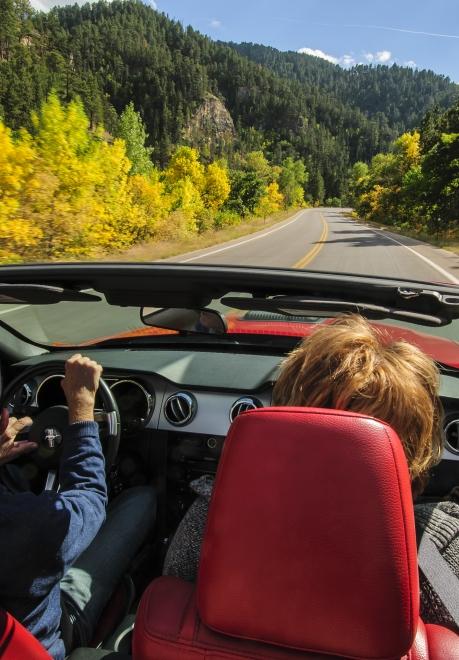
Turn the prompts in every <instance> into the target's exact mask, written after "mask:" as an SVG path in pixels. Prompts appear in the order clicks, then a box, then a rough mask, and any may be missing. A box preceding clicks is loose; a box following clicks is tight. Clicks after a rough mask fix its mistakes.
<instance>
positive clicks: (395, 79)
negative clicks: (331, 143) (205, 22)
mask: <svg viewBox="0 0 459 660" xmlns="http://www.w3.org/2000/svg"><path fill="white" fill-rule="evenodd" d="M228 45H230V46H231V47H232V48H233V49H234V50H235V51H236V52H238V53H239V54H240V55H243V56H244V57H247V58H249V59H250V60H252V61H253V62H256V63H258V64H261V65H262V66H263V67H266V68H268V69H269V70H270V71H273V72H274V73H275V74H276V75H278V76H280V77H282V78H287V79H289V80H294V81H297V82H299V83H300V84H301V85H302V86H303V89H304V92H305V93H306V94H308V93H311V92H312V91H313V90H314V89H317V88H319V89H320V90H321V92H322V94H326V95H331V96H333V97H334V98H336V99H337V100H338V101H339V102H340V103H343V104H345V105H347V106H353V107H355V108H358V109H359V110H360V111H361V112H363V113H364V114H365V115H366V116H367V117H370V118H375V117H377V116H378V115H379V114H382V115H384V116H385V117H386V119H387V123H388V125H389V126H390V128H391V129H393V130H395V131H396V133H397V134H400V133H404V132H405V131H406V130H410V129H413V128H415V127H417V126H419V124H420V122H421V120H422V118H423V117H424V115H425V114H426V112H427V110H429V109H430V108H431V107H432V106H433V105H437V106H439V108H443V109H445V108H447V107H449V106H450V105H451V104H452V103H453V102H454V100H455V99H456V98H457V97H458V94H459V86H458V85H456V84H454V83H452V82H451V80H450V79H449V78H447V77H446V76H441V75H438V74H436V73H434V72H433V71H426V70H417V69H411V68H408V67H401V66H398V65H397V64H393V65H392V66H390V67H389V66H383V65H378V66H369V65H359V66H355V67H352V68H350V69H343V68H342V67H340V66H338V65H337V64H332V63H330V62H327V61H325V60H322V59H319V58H317V57H312V56H311V55H303V54H300V53H296V52H293V51H288V52H282V51H279V50H276V49H275V48H271V47H269V46H262V45H259V44H252V43H241V44H234V43H230V44H228Z"/></svg>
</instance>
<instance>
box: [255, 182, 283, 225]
mask: <svg viewBox="0 0 459 660" xmlns="http://www.w3.org/2000/svg"><path fill="white" fill-rule="evenodd" d="M283 205H284V195H283V194H282V193H281V192H280V190H279V184H278V183H277V182H276V181H273V182H272V183H270V184H269V185H268V186H266V188H265V192H264V194H263V196H262V197H261V199H260V201H259V202H258V204H257V206H256V208H255V214H256V215H259V216H261V217H263V218H266V217H267V216H268V215H271V214H273V213H276V211H279V210H280V209H281V208H282V207H283Z"/></svg>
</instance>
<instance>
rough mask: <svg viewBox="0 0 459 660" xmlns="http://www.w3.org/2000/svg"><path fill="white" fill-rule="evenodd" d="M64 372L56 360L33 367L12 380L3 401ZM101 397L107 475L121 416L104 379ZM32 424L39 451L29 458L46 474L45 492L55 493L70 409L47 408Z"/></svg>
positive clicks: (98, 416) (99, 412)
mask: <svg viewBox="0 0 459 660" xmlns="http://www.w3.org/2000/svg"><path fill="white" fill-rule="evenodd" d="M63 371H64V365H63V363H62V362H58V361H57V360H56V361H54V360H53V361H49V362H45V363H44V364H41V365H38V366H33V367H30V369H27V370H26V371H23V372H22V373H21V374H20V375H19V376H18V377H17V378H15V379H14V380H12V381H11V383H8V386H7V387H6V388H5V390H4V393H3V397H2V402H3V404H5V402H7V401H8V398H9V397H10V396H11V395H12V394H13V393H14V392H15V391H16V390H18V389H19V387H20V386H21V385H22V384H23V383H24V382H27V380H29V379H32V378H36V377H37V376H41V375H43V374H50V373H54V374H56V375H59V374H61V373H62V377H64V376H63ZM98 394H99V395H100V398H101V400H102V404H103V408H104V409H103V410H96V411H95V413H94V419H95V421H96V422H97V423H98V424H99V434H100V438H101V441H102V447H103V451H104V457H105V470H106V474H107V475H108V474H109V473H110V471H111V469H112V467H113V464H114V462H115V459H116V456H117V454H118V449H119V444H120V437H121V424H120V413H119V410H118V404H117V403H116V400H115V397H114V396H113V394H112V391H111V389H110V388H109V386H108V385H107V383H106V382H105V380H104V379H103V378H101V379H100V381H99V389H98ZM29 416H30V415H29ZM32 422H33V423H32V426H30V427H29V431H28V436H29V440H31V441H33V442H36V443H37V444H38V449H37V450H36V451H35V452H33V454H29V456H33V460H34V463H35V464H36V465H37V467H39V468H40V469H46V470H47V473H48V474H47V478H46V484H45V490H52V489H53V488H54V487H55V486H56V485H57V473H58V467H59V459H60V455H61V450H62V440H63V436H64V430H65V429H66V427H67V426H68V406H64V405H56V406H50V407H48V408H45V409H44V410H42V411H41V412H39V413H38V414H37V415H35V416H33V417H32Z"/></svg>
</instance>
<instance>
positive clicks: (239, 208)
mask: <svg viewBox="0 0 459 660" xmlns="http://www.w3.org/2000/svg"><path fill="white" fill-rule="evenodd" d="M264 190H265V184H264V181H263V179H262V178H261V177H260V176H258V174H256V172H253V171H248V172H244V171H243V170H233V171H232V172H231V192H230V196H229V198H228V201H227V202H226V207H227V208H228V209H229V210H231V211H235V212H236V213H239V215H242V216H247V215H251V214H253V213H255V209H256V207H257V205H258V203H259V201H260V199H261V198H262V196H263V193H264Z"/></svg>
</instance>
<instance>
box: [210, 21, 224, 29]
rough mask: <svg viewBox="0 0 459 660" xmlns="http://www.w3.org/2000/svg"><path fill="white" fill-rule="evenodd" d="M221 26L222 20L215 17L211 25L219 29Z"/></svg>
mask: <svg viewBox="0 0 459 660" xmlns="http://www.w3.org/2000/svg"><path fill="white" fill-rule="evenodd" d="M221 26H222V22H221V21H219V20H218V19H217V18H213V19H212V20H211V21H210V27H213V28H215V29H216V30H218V28H221Z"/></svg>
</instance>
